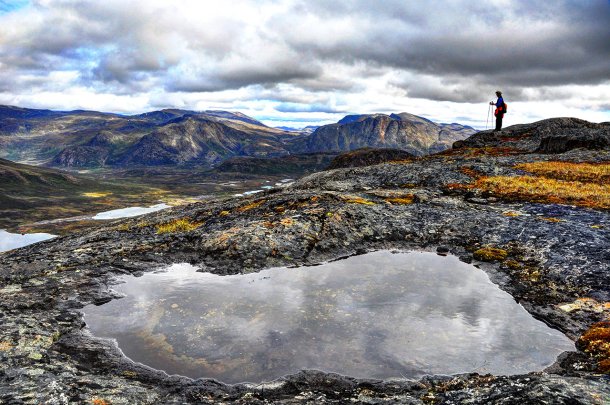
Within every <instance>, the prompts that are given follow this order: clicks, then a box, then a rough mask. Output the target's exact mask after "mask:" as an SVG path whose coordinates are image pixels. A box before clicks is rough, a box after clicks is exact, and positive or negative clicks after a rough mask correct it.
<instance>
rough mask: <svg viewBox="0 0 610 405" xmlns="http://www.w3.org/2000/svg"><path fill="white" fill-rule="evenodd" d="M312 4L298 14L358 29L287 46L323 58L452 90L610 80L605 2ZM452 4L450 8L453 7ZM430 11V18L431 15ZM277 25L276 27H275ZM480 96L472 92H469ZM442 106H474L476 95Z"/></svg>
mask: <svg viewBox="0 0 610 405" xmlns="http://www.w3.org/2000/svg"><path fill="white" fill-rule="evenodd" d="M338 3H339V2H336V3H333V4H328V3H326V2H314V3H313V5H310V6H302V7H303V9H305V10H307V9H308V8H309V9H313V10H316V12H318V13H320V15H325V14H332V15H342V16H345V18H350V17H351V18H353V19H354V21H355V22H358V23H360V27H359V29H358V30H354V32H353V33H352V35H349V36H346V37H345V38H342V39H341V40H339V41H335V42H333V41H329V42H328V43H323V42H319V41H317V42H313V41H309V40H308V37H307V36H306V35H305V36H304V37H303V36H302V33H301V32H296V33H295V35H293V36H292V37H290V38H289V41H290V42H291V43H292V44H293V46H295V47H296V48H298V49H299V50H301V51H302V52H306V53H310V54H311V53H312V52H313V53H315V54H317V55H319V57H321V58H325V59H332V60H341V61H347V62H355V61H358V60H367V61H370V62H372V63H377V64H381V65H384V66H390V67H393V68H398V69H402V70H405V71H411V72H418V73H423V74H428V75H434V76H437V77H446V76H453V77H455V78H456V79H455V81H454V84H456V85H459V82H460V81H462V80H464V79H466V78H470V77H477V82H476V85H477V86H478V87H479V88H484V87H485V86H489V85H497V86H516V87H524V86H544V85H565V84H598V83H602V82H604V81H607V80H608V78H609V76H610V63H609V62H608V61H609V60H610V2H607V1H596V2H593V1H592V2H551V3H546V4H545V3H542V2H539V3H536V4H534V5H532V4H531V2H520V3H517V2H515V3H511V5H510V6H505V5H499V6H496V7H494V6H493V3H485V4H479V5H473V4H470V3H462V4H460V8H461V11H460V12H457V11H456V9H455V7H451V6H450V5H440V4H436V5H435V4H434V3H428V4H429V5H430V7H428V8H427V10H425V11H424V7H421V5H418V8H419V10H414V9H413V8H414V5H413V4H405V3H406V2H384V3H383V5H380V4H379V3H375V2H351V3H349V4H343V3H341V4H338ZM453 4H454V5H455V3H453ZM432 10H433V11H434V12H432ZM280 24H281V23H280ZM413 91H414V93H415V94H416V95H417V96H418V97H424V98H431V99H442V98H444V97H445V94H444V93H443V91H442V90H440V89H434V88H432V89H430V92H429V94H427V92H426V89H425V86H418V87H417V88H416V89H413ZM471 93H473V94H472V95H474V93H478V91H474V92H471ZM447 97H448V98H447V99H448V100H454V101H469V100H470V101H480V100H479V99H478V98H476V97H465V94H464V93H462V94H461V95H458V96H456V97H451V94H450V93H448V94H447Z"/></svg>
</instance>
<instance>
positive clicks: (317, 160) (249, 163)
mask: <svg viewBox="0 0 610 405" xmlns="http://www.w3.org/2000/svg"><path fill="white" fill-rule="evenodd" d="M335 156H336V155H335V154H334V153H308V154H301V155H289V156H283V157H278V158H255V157H245V156H238V157H233V158H230V159H227V160H225V161H224V162H222V163H221V164H219V165H218V166H217V167H215V168H214V170H213V171H212V172H215V173H234V174H235V175H236V176H240V175H250V174H255V175H289V176H293V177H295V176H296V177H300V176H302V175H304V174H309V173H313V172H316V171H320V170H324V169H325V168H326V167H327V166H328V164H329V163H330V162H331V161H332V159H333V158H334V157H335Z"/></svg>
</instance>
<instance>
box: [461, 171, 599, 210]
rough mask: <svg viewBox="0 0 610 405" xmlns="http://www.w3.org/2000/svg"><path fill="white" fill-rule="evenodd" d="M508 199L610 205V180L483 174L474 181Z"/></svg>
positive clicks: (589, 205)
mask: <svg viewBox="0 0 610 405" xmlns="http://www.w3.org/2000/svg"><path fill="white" fill-rule="evenodd" d="M473 186H474V187H475V188H478V189H481V190H485V191H488V192H490V193H492V194H494V195H496V196H498V197H501V198H504V199H506V200H516V201H531V202H539V203H551V204H573V205H578V206H581V207H590V208H601V209H609V208H610V184H597V183H584V182H580V181H565V180H557V179H548V178H544V177H534V176H492V177H481V178H479V179H477V180H476V181H475V183H474V185H473Z"/></svg>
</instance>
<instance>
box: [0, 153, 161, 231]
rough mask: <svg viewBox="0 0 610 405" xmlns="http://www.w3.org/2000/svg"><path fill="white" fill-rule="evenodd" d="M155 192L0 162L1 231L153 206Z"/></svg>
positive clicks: (147, 188)
mask: <svg viewBox="0 0 610 405" xmlns="http://www.w3.org/2000/svg"><path fill="white" fill-rule="evenodd" d="M158 197H159V196H158V194H157V193H156V191H155V190H153V189H151V188H149V187H145V186H140V185H135V184H131V183H124V182H122V183H121V184H117V183H113V182H108V181H98V180H95V179H92V178H88V177H83V176H81V175H77V174H73V173H67V172H62V171H60V170H55V169H50V168H43V167H36V166H29V165H24V164H18V163H14V162H11V161H8V160H4V159H0V229H2V228H14V227H16V226H17V225H21V224H23V222H24V221H26V222H32V221H41V220H49V219H55V218H61V217H70V216H77V215H83V214H86V213H95V212H99V211H106V210H109V209H113V208H116V207H121V206H123V205H137V204H139V203H149V202H150V203H152V202H155V201H156V200H157V199H158Z"/></svg>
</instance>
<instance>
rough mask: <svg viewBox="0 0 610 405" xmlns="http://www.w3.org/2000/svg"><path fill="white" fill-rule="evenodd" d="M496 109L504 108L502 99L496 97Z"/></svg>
mask: <svg viewBox="0 0 610 405" xmlns="http://www.w3.org/2000/svg"><path fill="white" fill-rule="evenodd" d="M496 107H498V108H500V107H502V108H504V99H503V98H502V96H500V97H498V101H496Z"/></svg>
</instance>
